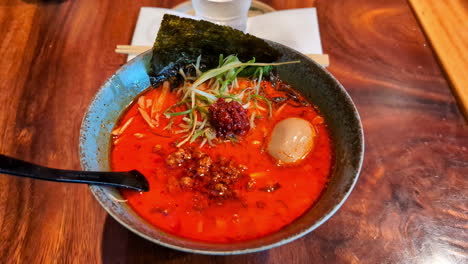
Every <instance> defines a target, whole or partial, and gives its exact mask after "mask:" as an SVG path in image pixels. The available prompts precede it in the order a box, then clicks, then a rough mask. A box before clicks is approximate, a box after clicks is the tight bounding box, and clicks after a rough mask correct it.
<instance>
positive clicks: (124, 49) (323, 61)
mask: <svg viewBox="0 0 468 264" xmlns="http://www.w3.org/2000/svg"><path fill="white" fill-rule="evenodd" d="M149 49H151V47H149V46H131V45H117V47H116V49H115V52H116V53H121V54H128V55H138V54H141V53H143V52H145V51H147V50H149ZM305 55H306V56H307V57H309V58H310V59H312V60H314V61H315V62H317V63H318V64H320V65H322V66H323V67H327V66H328V65H329V64H330V61H329V59H328V55H327V54H305Z"/></svg>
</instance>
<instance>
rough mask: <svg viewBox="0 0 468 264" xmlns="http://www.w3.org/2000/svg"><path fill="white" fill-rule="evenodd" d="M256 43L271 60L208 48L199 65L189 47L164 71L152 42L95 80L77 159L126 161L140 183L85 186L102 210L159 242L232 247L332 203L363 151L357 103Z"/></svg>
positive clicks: (287, 231) (282, 236)
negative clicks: (211, 59) (188, 58)
mask: <svg viewBox="0 0 468 264" xmlns="http://www.w3.org/2000/svg"><path fill="white" fill-rule="evenodd" d="M163 23H164V22H163ZM197 23H198V22H197ZM204 28H205V27H204ZM158 38H159V35H158ZM265 43H266V45H268V47H269V48H271V49H272V50H273V51H274V52H275V54H277V57H276V59H275V61H273V62H271V61H270V62H262V61H261V60H260V59H257V60H256V59H255V58H251V59H250V60H242V58H241V56H238V55H237V54H231V55H229V54H228V55H223V54H221V53H216V54H215V55H216V57H217V61H216V62H215V63H211V66H210V63H204V62H203V56H204V55H203V54H200V55H201V56H198V57H197V58H196V60H194V61H192V63H179V64H177V65H175V66H174V65H172V66H171V67H170V70H169V71H168V70H167V69H168V68H165V67H166V66H167V65H168V62H167V61H164V58H162V59H158V56H159V55H160V54H163V53H164V51H161V50H156V49H154V50H151V51H148V52H145V53H143V54H141V55H139V56H137V57H136V58H135V59H133V60H132V61H130V62H128V63H127V64H125V65H124V66H123V67H122V68H121V69H119V70H118V71H117V72H116V73H115V74H114V75H113V76H112V77H111V78H110V79H109V80H108V81H107V82H106V83H105V84H104V85H103V86H102V87H101V89H100V90H99V92H98V93H97V95H96V96H95V98H94V99H93V101H92V103H91V105H90V106H89V108H88V111H87V113H86V115H85V117H84V120H83V124H82V128H81V136H80V157H81V164H82V167H83V168H84V169H86V170H116V171H125V170H132V169H137V170H139V171H140V172H142V173H143V174H144V175H145V177H146V178H147V180H148V181H149V185H150V190H149V191H148V192H144V193H143V192H136V191H131V190H123V189H121V190H119V189H115V188H107V187H100V186H90V189H91V191H92V193H93V194H94V196H95V197H96V199H97V200H98V201H99V203H100V204H101V205H102V206H103V208H105V209H106V211H107V212H108V213H109V214H110V215H111V216H112V217H114V218H115V219H116V220H117V221H118V222H120V223H121V224H122V225H124V226H125V227H127V228H128V229H130V230H131V231H133V232H135V233H136V234H138V235H140V236H141V237H144V238H146V239H148V240H150V241H153V242H155V243H157V244H160V245H163V246H166V247H169V248H173V249H177V250H182V251H188V252H195V253H204V254H241V253H249V252H255V251H260V250H265V249H269V248H272V247H275V246H279V245H282V244H284V243H287V242H289V241H292V240H294V239H296V238H299V237H301V236H303V235H305V234H307V233H308V232H310V231H312V230H314V229H315V228H317V227H318V226H320V225H321V224H322V223H323V222H325V221H326V220H327V219H328V218H330V217H331V216H332V215H333V214H334V213H335V212H336V211H337V210H338V208H339V207H340V206H341V205H342V204H343V203H344V201H345V200H346V198H347V197H348V195H349V194H350V192H351V191H352V189H353V186H354V185H355V183H356V181H357V179H358V175H359V171H360V168H361V164H362V160H363V151H364V144H363V142H364V141H363V132H362V126H361V123H360V119H359V115H358V113H357V111H356V108H355V106H354V105H353V103H352V100H351V98H350V97H349V95H348V94H347V93H346V91H345V89H344V88H343V87H342V85H341V84H340V83H339V82H338V81H337V80H336V79H335V78H334V77H333V76H331V75H330V74H329V73H328V72H327V71H326V70H325V69H324V68H322V67H321V66H320V65H318V64H317V63H315V62H313V61H312V60H310V59H309V58H307V57H305V56H303V55H302V54H300V53H298V52H296V51H294V50H292V49H290V48H287V47H285V46H283V45H281V44H278V43H274V42H270V41H266V42H265ZM161 46H162V44H161ZM183 54H185V53H183ZM259 57H261V56H259ZM156 69H163V71H166V73H165V74H166V75H164V76H163V78H162V77H161V76H158V75H155V71H157V70H156ZM167 73H169V74H167ZM337 228H340V227H337ZM341 228H345V227H341Z"/></svg>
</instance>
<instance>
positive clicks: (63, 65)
mask: <svg viewBox="0 0 468 264" xmlns="http://www.w3.org/2000/svg"><path fill="white" fill-rule="evenodd" d="M178 2H179V1H156V0H155V1H150V0H132V1H124V0H100V1H95V0H80V1H77V0H68V1H59V0H56V1H53V0H49V1H45V0H43V1H41V0H23V1H20V0H3V1H2V2H1V3H0V37H1V41H0V153H3V154H7V155H13V156H16V157H19V158H22V159H26V160H30V161H33V162H36V163H40V164H43V165H48V166H54V167H59V168H75V169H78V168H79V162H78V151H77V143H78V133H79V128H80V123H81V118H82V117H83V114H84V111H85V109H86V107H87V105H88V104H89V102H90V100H91V98H92V97H93V95H94V94H95V93H96V91H97V90H98V88H99V87H100V85H101V84H102V83H103V82H104V81H105V80H106V79H107V78H108V77H109V76H111V75H112V73H113V72H114V71H115V70H116V69H118V68H119V66H120V65H122V64H123V63H124V62H125V56H123V55H117V54H114V47H115V45H116V44H122V43H129V41H130V38H131V35H132V30H133V28H134V25H135V21H136V18H137V14H138V10H139V8H140V7H141V6H160V7H171V6H173V5H175V4H177V3H178ZM266 2H267V3H269V4H271V5H272V6H274V7H275V8H278V9H283V8H296V7H309V6H312V5H313V4H315V5H316V6H317V8H318V14H319V20H320V21H319V22H320V31H321V36H322V43H323V47H324V51H325V52H326V53H327V54H330V59H331V66H330V67H329V68H328V70H329V71H330V72H331V73H333V74H334V75H335V76H336V77H337V78H338V80H340V81H341V82H342V83H343V85H344V86H345V87H346V89H347V90H348V91H349V93H350V94H351V96H352V98H353V100H354V101H355V103H356V105H357V107H358V109H359V111H360V114H361V117H362V121H363V125H364V130H365V135H366V157H365V162H364V167H363V170H362V173H361V178H360V180H359V182H358V184H357V186H356V188H355V190H354V192H353V193H352V195H351V196H350V197H349V199H348V200H347V202H346V203H345V205H344V206H343V207H342V208H341V210H340V211H339V212H338V213H337V214H336V215H335V216H333V217H332V218H331V219H330V220H329V221H327V222H326V223H325V224H323V225H322V226H321V227H320V228H318V229H317V230H315V231H314V232H313V233H311V234H309V235H307V236H305V237H303V238H301V239H298V240H296V241H295V242H292V243H289V244H287V245H284V246H282V247H279V248H275V249H272V250H269V251H264V252H259V253H255V254H248V255H240V256H228V257H222V256H204V255H194V254H187V253H181V252H177V251H174V250H169V249H166V248H164V247H161V246H158V245H154V244H152V243H150V242H148V241H146V240H144V239H142V238H140V237H138V236H136V235H134V234H133V233H131V232H130V231H127V230H126V229H125V228H124V227H122V226H121V225H120V224H118V223H117V222H116V221H114V220H113V219H112V218H111V217H109V216H108V215H107V214H106V213H105V212H104V210H103V209H102V208H101V207H100V206H99V205H98V203H97V202H96V201H95V200H94V198H93V197H92V195H91V193H90V192H89V191H88V189H87V187H86V186H83V185H67V184H59V183H50V182H39V181H33V180H29V179H19V178H13V177H9V176H4V175H1V176H0V186H1V189H0V228H1V232H0V263H99V262H103V263H156V262H161V263H192V262H193V263H466V261H468V254H467V251H468V198H467V197H468V193H467V192H468V191H467V190H468V183H467V176H468V127H467V125H466V123H465V122H464V120H463V117H462V115H461V113H460V111H459V110H458V108H457V106H456V104H455V101H454V97H453V96H452V94H451V92H450V89H449V85H448V83H447V80H446V79H445V78H444V75H443V74H442V71H441V67H440V66H439V64H438V63H437V61H436V59H435V56H434V53H433V51H432V50H431V46H430V44H429V43H428V41H427V40H426V38H425V37H424V35H423V34H422V32H421V28H420V26H419V25H418V23H417V21H416V19H415V16H414V15H413V13H412V11H411V9H410V7H409V5H408V3H407V2H406V1H404V0H354V1H345V0H335V1H327V0H318V1H317V2H316V3H314V2H313V1H306V0H302V1H301V0H297V1H287V2H286V1H279V0H271V1H266Z"/></svg>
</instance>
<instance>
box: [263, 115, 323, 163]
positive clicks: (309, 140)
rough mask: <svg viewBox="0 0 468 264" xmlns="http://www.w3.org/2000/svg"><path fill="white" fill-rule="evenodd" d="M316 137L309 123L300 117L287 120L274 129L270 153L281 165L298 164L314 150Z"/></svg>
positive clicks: (269, 145)
mask: <svg viewBox="0 0 468 264" xmlns="http://www.w3.org/2000/svg"><path fill="white" fill-rule="evenodd" d="M316 135H317V133H316V132H315V129H314V127H313V126H312V124H311V123H310V122H309V121H307V120H304V119H302V118H298V117H290V118H286V119H284V120H281V121H280V122H278V124H276V126H275V127H274V129H273V132H272V133H271V137H270V142H269V143H268V152H269V153H270V155H271V156H272V157H273V158H275V159H277V160H278V162H279V163H281V164H288V163H296V162H298V161H300V160H302V159H303V158H305V157H306V156H307V154H309V152H310V151H311V150H312V149H313V148H314V137H315V136H316Z"/></svg>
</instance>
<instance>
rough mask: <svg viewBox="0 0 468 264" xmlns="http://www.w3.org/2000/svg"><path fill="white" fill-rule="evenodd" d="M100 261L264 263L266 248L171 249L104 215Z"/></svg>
mask: <svg viewBox="0 0 468 264" xmlns="http://www.w3.org/2000/svg"><path fill="white" fill-rule="evenodd" d="M101 249H102V254H101V256H102V263H104V264H110V263H112V264H114V263H169V262H170V263H267V262H268V258H269V253H268V251H262V252H257V253H251V254H244V255H231V256H213V255H202V254H194V253H187V252H182V251H177V250H173V249H170V248H166V247H163V246H160V245H157V244H155V243H153V242H150V241H148V240H146V239H144V238H142V237H139V236H138V235H136V234H134V233H133V232H131V231H129V230H128V229H126V228H125V227H124V226H122V225H121V224H119V223H118V222H117V221H116V220H114V219H113V218H112V217H111V216H109V215H107V217H106V220H105V223H104V230H103V234H102V240H101Z"/></svg>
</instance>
